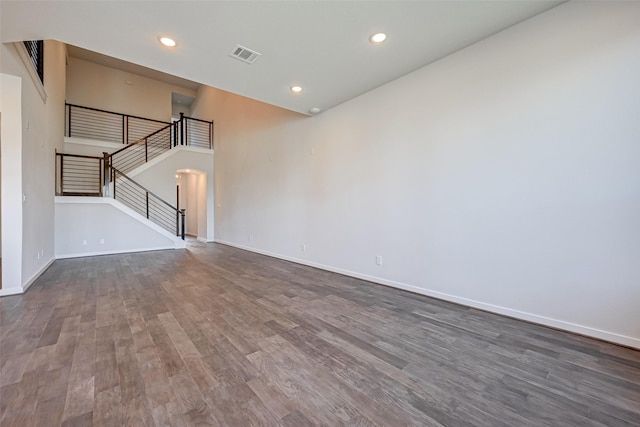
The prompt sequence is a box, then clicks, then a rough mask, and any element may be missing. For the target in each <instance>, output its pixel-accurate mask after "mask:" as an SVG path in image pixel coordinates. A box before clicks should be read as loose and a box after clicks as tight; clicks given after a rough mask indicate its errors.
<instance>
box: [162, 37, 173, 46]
mask: <svg viewBox="0 0 640 427" xmlns="http://www.w3.org/2000/svg"><path fill="white" fill-rule="evenodd" d="M160 43H162V44H163V45H165V46H167V47H174V46H175V45H176V41H175V40H173V39H170V38H169V37H160Z"/></svg>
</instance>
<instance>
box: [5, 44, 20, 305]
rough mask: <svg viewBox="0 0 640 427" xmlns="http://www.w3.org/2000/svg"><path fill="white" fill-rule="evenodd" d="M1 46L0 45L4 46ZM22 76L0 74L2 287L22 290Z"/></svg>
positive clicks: (16, 291) (16, 290) (18, 291)
mask: <svg viewBox="0 0 640 427" xmlns="http://www.w3.org/2000/svg"><path fill="white" fill-rule="evenodd" d="M4 48H5V47H4V46H0V49H4ZM21 92H22V79H21V78H20V77H17V76H11V75H8V74H0V121H1V122H0V123H1V124H2V125H1V126H0V130H1V131H2V133H1V135H0V149H1V150H2V156H1V157H0V161H2V182H1V184H2V190H1V191H0V195H2V211H1V212H0V214H1V215H2V253H3V257H2V263H3V268H2V289H1V290H0V295H10V294H16V293H21V292H22V167H21V165H22V126H21V123H22V118H21V115H22V110H21V108H20V107H21Z"/></svg>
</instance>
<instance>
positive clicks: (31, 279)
mask: <svg viewBox="0 0 640 427" xmlns="http://www.w3.org/2000/svg"><path fill="white" fill-rule="evenodd" d="M55 260H56V259H55V258H51V259H50V260H49V261H47V263H46V264H45V265H44V266H43V267H42V268H41V269H40V270H38V271H37V272H36V273H35V274H34V275H33V276H31V278H30V279H29V280H27V283H25V284H24V285H22V291H23V292H27V289H29V287H30V286H31V285H33V282H35V281H36V280H37V279H38V277H40V276H41V275H42V273H44V272H45V271H47V268H49V267H51V264H53V262H54V261H55Z"/></svg>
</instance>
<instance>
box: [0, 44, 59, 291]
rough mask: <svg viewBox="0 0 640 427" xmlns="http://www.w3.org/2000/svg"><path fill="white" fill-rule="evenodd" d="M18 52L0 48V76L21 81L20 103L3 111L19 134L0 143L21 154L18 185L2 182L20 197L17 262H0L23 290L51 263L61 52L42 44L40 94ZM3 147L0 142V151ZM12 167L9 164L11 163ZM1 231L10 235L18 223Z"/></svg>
mask: <svg viewBox="0 0 640 427" xmlns="http://www.w3.org/2000/svg"><path fill="white" fill-rule="evenodd" d="M19 48H22V46H21V45H17V46H16V45H13V44H6V45H2V46H1V47H0V55H1V56H2V61H1V71H2V72H3V73H5V74H7V75H12V76H15V77H18V78H20V79H21V81H22V85H21V93H20V98H19V100H17V103H15V102H14V103H13V104H12V106H11V107H9V108H10V109H17V108H19V109H20V111H21V115H14V119H17V120H18V121H19V122H18V123H20V125H21V132H20V133H15V134H14V136H13V137H12V138H11V139H8V140H7V141H6V142H7V143H8V144H10V145H11V146H13V147H18V146H19V147H20V150H21V163H19V164H18V165H19V166H17V167H18V168H19V171H20V174H21V179H20V180H15V181H13V182H7V185H16V186H18V188H19V190H18V191H20V194H21V195H20V199H21V208H20V209H18V210H20V211H21V212H22V221H21V222H22V224H21V229H20V231H19V233H20V237H19V239H20V241H21V246H22V248H21V251H22V253H21V257H20V259H19V260H18V259H16V260H14V261H15V262H12V263H11V264H9V263H8V260H6V259H5V261H7V262H6V263H3V270H4V268H9V269H15V268H20V269H21V272H20V273H19V275H15V274H12V276H13V277H19V282H20V284H19V286H20V287H22V288H23V289H25V288H27V287H28V286H29V285H30V284H31V283H32V282H33V281H34V280H35V278H37V277H38V275H39V274H40V273H42V271H44V269H45V268H46V267H47V266H48V265H49V264H50V263H51V261H52V260H53V258H54V241H55V234H54V203H53V197H54V190H55V162H54V159H55V157H54V155H55V150H56V149H57V150H59V151H61V150H62V147H63V126H64V93H65V56H66V48H65V46H64V45H63V44H61V43H58V42H55V41H48V40H47V41H45V45H44V51H45V55H44V57H45V63H44V88H43V87H42V85H41V83H40V82H36V81H34V80H33V79H32V77H31V73H30V72H29V69H28V68H26V67H27V66H31V64H28V63H25V62H23V61H22V59H21V57H20V54H19V51H18V49H19ZM43 89H44V90H43ZM43 95H44V96H43ZM4 142H5V140H4V138H3V145H4ZM3 157H4V156H3ZM3 161H4V160H3ZM7 161H8V159H7ZM14 161H16V159H15V158H14V159H12V160H11V162H14ZM11 168H12V170H13V172H10V173H11V174H14V175H15V173H16V171H15V168H16V165H15V164H13V165H12V166H11ZM3 170H4V168H3ZM3 173H4V172H3ZM4 182H5V180H4V179H3V183H4ZM3 185H4V184H3ZM12 197H14V196H12ZM3 199H4V192H3ZM13 203H15V201H14V202H13ZM3 205H4V204H3ZM5 220H6V218H5ZM6 226H7V227H10V228H12V229H14V230H15V229H17V228H18V227H20V223H19V222H15V223H11V224H6ZM3 235H4V233H3ZM17 239H18V237H17V236H16V237H15V238H12V241H13V244H16V242H17ZM7 250H20V248H19V245H17V244H16V247H15V248H7V247H5V251H3V252H4V253H5V256H6V251H7ZM3 283H4V282H3ZM9 286H13V284H12V285H9Z"/></svg>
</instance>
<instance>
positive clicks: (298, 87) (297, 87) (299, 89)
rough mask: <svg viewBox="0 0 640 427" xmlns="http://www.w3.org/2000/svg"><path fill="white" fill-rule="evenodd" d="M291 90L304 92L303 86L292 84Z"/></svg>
mask: <svg viewBox="0 0 640 427" xmlns="http://www.w3.org/2000/svg"><path fill="white" fill-rule="evenodd" d="M291 92H293V93H300V92H302V88H301V87H300V86H291Z"/></svg>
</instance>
